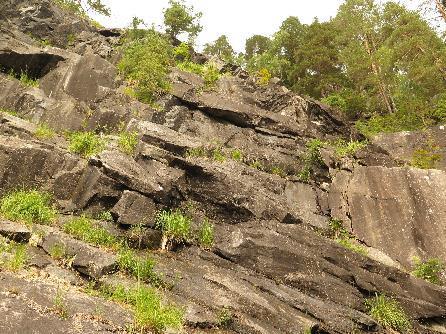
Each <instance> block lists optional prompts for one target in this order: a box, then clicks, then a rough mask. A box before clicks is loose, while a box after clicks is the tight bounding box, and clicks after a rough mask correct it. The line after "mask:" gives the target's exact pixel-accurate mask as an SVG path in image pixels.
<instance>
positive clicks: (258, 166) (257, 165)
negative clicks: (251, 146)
mask: <svg viewBox="0 0 446 334" xmlns="http://www.w3.org/2000/svg"><path fill="white" fill-rule="evenodd" d="M249 167H251V168H255V169H257V170H263V168H264V167H263V165H262V163H261V162H260V161H258V160H255V161H253V162H251V163H250V164H249Z"/></svg>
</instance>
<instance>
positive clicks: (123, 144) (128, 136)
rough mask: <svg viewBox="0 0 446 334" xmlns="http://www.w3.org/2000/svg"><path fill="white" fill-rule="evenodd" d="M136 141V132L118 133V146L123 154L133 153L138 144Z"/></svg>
mask: <svg viewBox="0 0 446 334" xmlns="http://www.w3.org/2000/svg"><path fill="white" fill-rule="evenodd" d="M138 141H139V138H138V132H128V131H122V132H121V133H120V134H119V140H118V146H119V149H120V150H121V151H122V152H124V153H125V154H128V155H133V154H134V153H135V150H136V147H137V146H138Z"/></svg>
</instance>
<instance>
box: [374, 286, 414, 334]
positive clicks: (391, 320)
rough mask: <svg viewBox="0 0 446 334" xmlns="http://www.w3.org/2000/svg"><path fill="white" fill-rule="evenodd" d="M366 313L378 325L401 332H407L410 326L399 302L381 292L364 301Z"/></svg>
mask: <svg viewBox="0 0 446 334" xmlns="http://www.w3.org/2000/svg"><path fill="white" fill-rule="evenodd" d="M365 305H366V308H367V311H368V313H369V314H370V316H371V317H372V318H374V319H375V320H376V321H377V322H378V323H379V324H380V325H382V326H384V327H386V328H391V329H394V330H396V331H399V332H401V333H406V332H409V331H410V329H411V328H412V324H411V321H410V319H409V317H408V316H407V315H406V313H405V312H404V310H403V308H402V307H401V306H400V304H399V303H398V302H397V301H396V300H394V299H393V298H389V297H387V296H385V295H383V294H381V295H376V296H375V297H373V298H370V299H368V300H366V302H365Z"/></svg>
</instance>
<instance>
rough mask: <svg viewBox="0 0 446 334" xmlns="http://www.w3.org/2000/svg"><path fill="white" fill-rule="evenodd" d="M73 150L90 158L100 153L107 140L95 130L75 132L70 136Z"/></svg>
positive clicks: (71, 149)
mask: <svg viewBox="0 0 446 334" xmlns="http://www.w3.org/2000/svg"><path fill="white" fill-rule="evenodd" d="M68 140H69V142H70V146H69V147H68V149H69V150H70V151H71V152H74V153H78V154H80V155H82V156H83V157H84V158H89V157H91V156H93V155H95V154H98V153H100V152H101V151H102V150H103V149H104V148H105V144H106V142H105V140H104V139H102V138H101V137H100V136H98V135H97V134H95V133H94V132H73V133H71V134H70V135H69V136H68Z"/></svg>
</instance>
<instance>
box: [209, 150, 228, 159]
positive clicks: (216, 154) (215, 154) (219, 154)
mask: <svg viewBox="0 0 446 334" xmlns="http://www.w3.org/2000/svg"><path fill="white" fill-rule="evenodd" d="M212 159H214V160H215V161H217V162H225V161H226V157H225V155H224V154H223V151H222V150H221V148H215V149H213V150H212Z"/></svg>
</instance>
